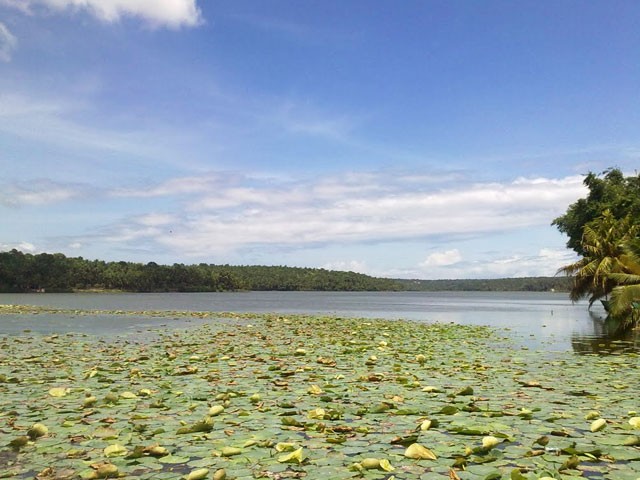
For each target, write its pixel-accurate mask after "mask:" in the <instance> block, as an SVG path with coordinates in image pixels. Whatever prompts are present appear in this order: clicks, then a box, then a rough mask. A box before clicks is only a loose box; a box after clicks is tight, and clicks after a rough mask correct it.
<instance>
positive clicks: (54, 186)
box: [0, 180, 86, 207]
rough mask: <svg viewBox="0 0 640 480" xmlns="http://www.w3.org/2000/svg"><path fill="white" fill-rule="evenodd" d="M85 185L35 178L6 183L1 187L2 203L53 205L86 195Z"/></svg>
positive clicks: (0, 199)
mask: <svg viewBox="0 0 640 480" xmlns="http://www.w3.org/2000/svg"><path fill="white" fill-rule="evenodd" d="M85 194H86V190H85V187H84V186H81V185H77V184H62V183H57V182H52V181H50V180H34V181H31V182H19V183H16V184H5V185H2V188H1V189H0V205H5V206H8V207H19V206H27V205H51V204H53V203H58V202H64V201H68V200H72V199H74V198H78V197H81V196H84V195H85Z"/></svg>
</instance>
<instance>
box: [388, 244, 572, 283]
mask: <svg viewBox="0 0 640 480" xmlns="http://www.w3.org/2000/svg"><path fill="white" fill-rule="evenodd" d="M516 248H517V247H516ZM576 259H577V257H576V255H575V254H574V253H573V252H572V251H570V250H567V249H565V248H562V249H560V248H557V249H555V248H541V249H540V250H539V251H538V252H537V253H534V254H524V253H522V252H519V253H508V254H506V255H500V254H498V255H496V254H495V253H489V254H484V255H480V256H479V257H476V258H474V259H473V260H469V261H462V259H460V260H459V261H458V262H456V263H451V264H445V263H443V264H440V265H438V264H437V263H435V262H432V264H431V265H427V262H422V263H421V264H420V265H418V268H417V269H415V270H407V271H398V272H394V273H395V275H390V276H396V277H401V278H426V279H440V278H513V277H538V276H544V277H550V276H554V275H555V274H556V272H557V270H558V268H559V267H560V266H562V265H567V264H569V263H573V262H575V261H576Z"/></svg>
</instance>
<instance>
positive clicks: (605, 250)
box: [558, 210, 640, 307]
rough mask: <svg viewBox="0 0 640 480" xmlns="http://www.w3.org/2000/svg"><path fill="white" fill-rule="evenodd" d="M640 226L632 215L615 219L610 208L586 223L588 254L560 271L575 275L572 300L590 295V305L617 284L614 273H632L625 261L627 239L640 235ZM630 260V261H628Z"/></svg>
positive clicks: (584, 231)
mask: <svg viewBox="0 0 640 480" xmlns="http://www.w3.org/2000/svg"><path fill="white" fill-rule="evenodd" d="M639 229H640V226H639V225H634V224H633V223H632V221H631V218H630V217H629V216H627V217H625V218H623V219H620V220H618V219H616V218H615V217H614V216H613V214H612V213H611V212H610V211H609V210H605V211H604V212H603V213H602V215H601V216H600V217H598V218H596V219H595V220H593V221H591V222H589V223H587V224H586V225H585V227H584V230H583V233H582V248H583V250H584V252H585V256H584V257H583V258H581V259H580V260H578V261H577V262H575V263H572V264H570V265H566V266H564V267H562V268H561V269H559V270H558V273H565V274H566V275H573V276H574V283H573V287H572V289H571V292H570V294H569V296H570V298H571V300H572V301H574V302H575V301H577V300H580V299H581V298H583V297H586V296H589V295H590V297H589V307H591V305H592V304H593V302H595V301H596V300H598V299H599V298H603V297H606V296H607V295H608V294H609V293H611V291H612V290H613V289H614V288H615V287H616V286H617V285H618V283H617V281H616V280H615V279H614V278H612V277H611V275H612V274H617V273H630V272H629V271H628V267H627V265H625V263H624V261H623V256H624V254H625V250H624V247H623V246H624V242H626V241H628V240H630V239H633V238H635V237H637V235H638V231H639ZM627 261H628V260H627Z"/></svg>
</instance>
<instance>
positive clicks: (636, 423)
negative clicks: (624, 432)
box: [629, 417, 640, 430]
mask: <svg viewBox="0 0 640 480" xmlns="http://www.w3.org/2000/svg"><path fill="white" fill-rule="evenodd" d="M629 425H631V426H632V427H633V428H635V429H639V430H640V417H631V418H630V419H629Z"/></svg>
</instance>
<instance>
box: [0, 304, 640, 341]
mask: <svg viewBox="0 0 640 480" xmlns="http://www.w3.org/2000/svg"><path fill="white" fill-rule="evenodd" d="M0 304H15V305H37V306H47V307H55V308H63V309H76V310H125V311H142V310H184V311H225V312H239V313H241V312H281V313H285V314H286V313H304V314H312V315H334V316H342V317H364V318H388V319H408V320H414V321H425V322H453V323H458V324H470V325H489V326H493V327H497V328H500V329H508V331H509V334H510V335H512V336H514V337H516V339H517V340H518V341H519V342H520V343H521V344H522V346H524V347H527V348H536V349H546V350H550V351H575V352H577V353H619V352H624V351H629V350H634V351H640V339H639V337H638V335H637V334H629V335H626V336H622V337H616V336H612V335H611V333H610V332H608V331H607V329H606V326H605V324H604V321H603V319H604V310H603V309H598V308H597V307H596V308H594V309H593V311H591V312H589V311H588V310H587V305H586V303H584V302H579V303H576V304H572V303H571V302H570V301H569V299H568V298H567V295H566V294H563V293H539V292H237V293H236V292H234V293H161V294H159V293H151V294H129V293H123V294H104V293H100V294H97V293H81V294H0ZM207 321H211V320H210V319H209V320H200V319H191V318H173V319H172V318H154V317H148V316H138V317H136V316H114V315H95V316H84V315H83V316H76V317H74V316H68V315H50V314H40V315H6V316H0V334H12V335H15V334H20V333H21V332H23V331H24V330H26V329H28V330H32V331H34V332H39V333H66V332H79V333H86V334H99V335H111V334H132V335H143V334H144V332H153V331H162V330H164V329H166V328H170V327H172V328H173V327H178V328H185V327H189V326H191V325H198V324H202V323H204V322H207Z"/></svg>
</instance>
